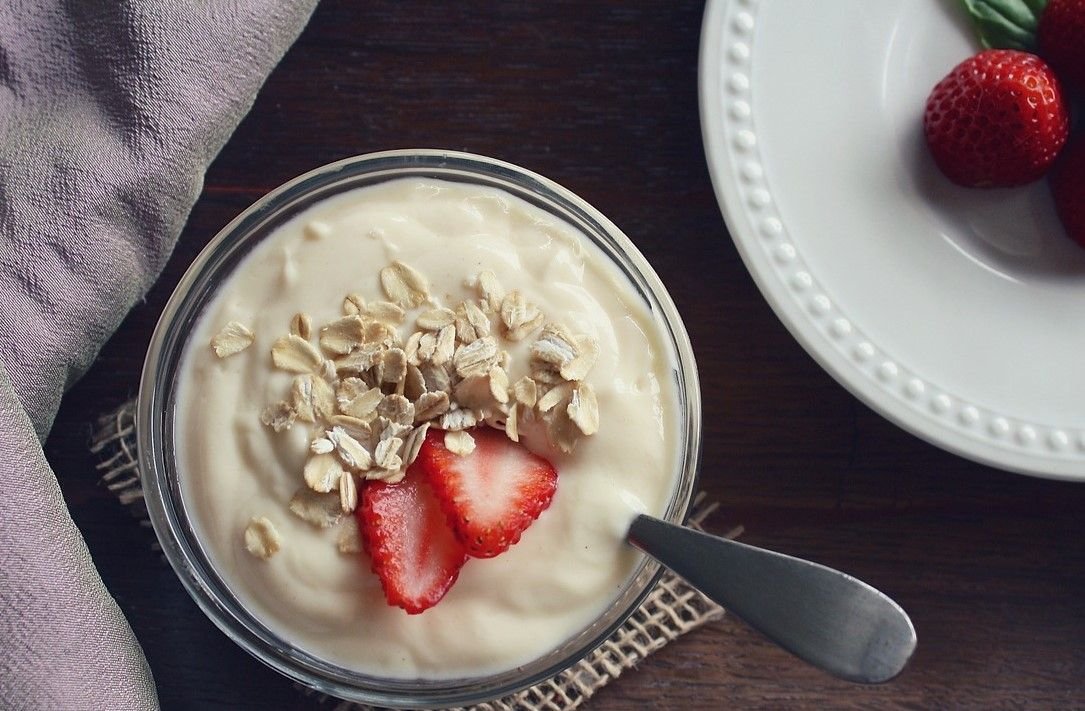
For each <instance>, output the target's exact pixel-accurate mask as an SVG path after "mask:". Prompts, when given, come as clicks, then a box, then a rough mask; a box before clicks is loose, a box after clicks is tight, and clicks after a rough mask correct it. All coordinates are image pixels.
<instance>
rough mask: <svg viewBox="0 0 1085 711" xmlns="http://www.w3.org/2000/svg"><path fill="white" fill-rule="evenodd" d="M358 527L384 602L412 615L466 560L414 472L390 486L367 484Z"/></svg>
mask: <svg viewBox="0 0 1085 711" xmlns="http://www.w3.org/2000/svg"><path fill="white" fill-rule="evenodd" d="M358 525H359V527H360V528H361V532H362V539H363V541H364V543H365V549H366V551H367V552H368V553H369V556H370V558H371V559H372V561H373V572H374V573H376V574H377V577H379V578H380V582H381V588H382V589H383V590H384V596H385V599H387V600H388V603H389V604H390V605H395V606H397V607H401V608H403V609H404V610H406V611H407V612H409V613H411V614H417V613H420V612H423V611H425V610H427V609H429V608H430V607H433V606H434V605H436V604H437V603H438V602H439V601H440V600H441V598H443V597H444V596H445V593H447V592H448V590H449V588H451V587H452V584H453V583H454V582H456V578H457V577H458V576H459V573H460V568H461V567H463V564H464V561H466V559H467V558H466V554H465V553H464V547H463V545H462V544H460V542H459V541H458V540H457V539H456V536H455V535H454V534H453V532H452V530H451V529H450V528H449V527H448V523H447V521H446V518H445V514H444V512H443V511H442V509H441V506H440V504H439V503H438V502H437V499H436V498H435V497H434V495H433V492H432V491H431V490H430V487H429V485H428V484H427V483H426V480H425V477H424V476H423V475H422V473H421V472H420V471H418V468H417V467H411V468H410V469H409V470H408V471H407V475H406V476H405V477H404V478H403V480H402V481H400V482H398V483H395V484H388V483H385V482H381V481H372V482H369V483H367V484H366V486H365V487H364V489H363V490H362V503H361V506H359V507H358Z"/></svg>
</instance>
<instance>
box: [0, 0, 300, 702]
mask: <svg viewBox="0 0 1085 711" xmlns="http://www.w3.org/2000/svg"><path fill="white" fill-rule="evenodd" d="M315 4H316V0H191V1H189V0H181V1H177V0H114V1H112V2H110V1H109V0H29V1H26V0H14V1H12V0H9V1H8V2H5V3H2V4H0V452H2V453H3V457H2V461H0V605H3V613H2V614H0V708H11V709H27V708H34V709H65V710H68V709H113V710H121V709H148V708H155V707H156V706H157V701H156V698H155V691H154V683H153V681H152V677H151V673H150V670H149V668H148V666H147V663H146V661H145V659H144V657H143V654H142V651H141V649H140V647H139V645H138V643H137V642H136V640H135V638H134V636H133V634H132V631H131V629H130V628H129V626H128V624H127V622H126V621H125V619H124V617H123V615H122V614H121V612H120V610H119V608H118V607H117V605H116V603H115V602H114V600H113V599H112V597H110V595H109V593H108V592H107V590H106V589H105V587H104V585H103V584H102V581H101V578H100V576H99V575H98V573H97V571H96V570H95V569H94V565H93V562H92V560H91V557H90V554H89V552H88V550H87V547H86V545H85V543H84V541H83V539H82V537H81V536H80V534H79V532H78V530H77V529H76V527H75V525H74V523H73V522H72V520H71V517H70V516H69V514H68V512H67V509H66V508H65V506H64V501H63V498H62V496H61V492H60V488H59V486H58V484H57V481H56V477H55V476H54V475H53V473H52V471H51V470H50V468H49V465H48V463H47V462H46V461H45V457H44V454H43V451H42V446H41V443H42V442H43V441H44V439H45V438H46V436H47V435H48V432H49V428H50V426H51V423H52V421H53V418H54V416H55V414H56V410H57V408H58V406H59V402H60V398H61V395H62V394H63V391H64V390H65V388H67V387H68V386H70V385H71V384H72V383H73V382H74V381H75V380H76V379H78V377H79V376H80V375H81V374H82V373H83V372H84V371H85V370H86V368H87V367H88V366H89V365H90V363H91V362H92V360H93V359H94V357H95V355H96V354H97V352H98V350H99V349H100V347H101V345H102V343H103V342H104V341H105V340H106V338H108V337H109V335H110V334H111V333H112V332H113V331H114V330H115V329H116V327H117V326H118V325H119V324H120V322H121V320H122V319H123V317H124V315H125V314H126V313H127V311H128V309H129V308H130V307H131V306H132V305H133V304H134V303H135V302H136V300H137V299H139V298H140V297H141V296H142V295H143V294H144V292H145V291H146V289H147V288H148V287H149V286H150V285H151V283H152V282H153V280H154V279H155V278H156V277H157V275H158V273H159V272H160V270H161V269H162V267H163V265H164V264H165V262H166V259H167V257H168V256H169V253H170V250H171V248H172V246H173V244H174V242H175V240H176V239H177V236H178V234H179V233H180V231H181V228H182V226H183V223H184V221H185V218H186V216H187V214H188V212H189V210H190V209H191V207H192V204H193V203H194V202H195V200H196V197H197V195H198V194H199V192H200V190H201V187H202V181H203V174H204V172H205V170H206V168H207V166H208V164H209V163H210V162H211V160H212V159H213V158H214V156H215V155H216V154H217V153H218V151H219V150H220V148H221V147H222V145H223V144H224V143H225V141H226V139H227V138H228V137H229V135H230V134H231V132H232V131H233V130H234V128H235V127H236V126H237V124H238V122H239V121H240V120H241V118H242V117H243V116H244V115H245V113H246V112H247V111H248V109H249V108H250V106H251V105H252V101H253V99H254V98H255V95H256V92H257V91H258V90H259V88H260V86H261V85H262V83H263V82H264V80H265V79H266V77H267V75H268V74H269V73H270V72H271V70H272V68H273V67H274V66H275V64H276V63H277V62H278V61H279V59H280V58H281V57H282V55H283V53H284V52H285V51H286V49H287V48H288V47H289V46H290V45H291V44H292V43H293V41H294V39H296V37H297V35H298V33H299V32H300V31H301V29H302V27H303V26H304V25H305V23H306V21H307V19H308V17H309V15H310V14H311V12H312V10H313V7H314V6H315Z"/></svg>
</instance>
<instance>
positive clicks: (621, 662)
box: [90, 401, 741, 711]
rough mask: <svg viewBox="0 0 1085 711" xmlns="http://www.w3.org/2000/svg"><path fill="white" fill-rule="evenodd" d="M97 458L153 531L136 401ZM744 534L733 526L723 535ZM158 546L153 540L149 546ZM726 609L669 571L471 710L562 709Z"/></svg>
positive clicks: (108, 421) (337, 704) (359, 709)
mask: <svg viewBox="0 0 1085 711" xmlns="http://www.w3.org/2000/svg"><path fill="white" fill-rule="evenodd" d="M90 449H91V452H93V453H94V455H95V456H96V457H98V459H99V462H98V464H97V468H98V471H99V472H100V480H101V483H102V485H103V486H105V487H106V488H108V489H109V490H110V491H111V492H113V493H114V494H115V495H116V497H117V499H118V500H119V501H120V502H121V504H123V505H124V506H125V507H126V508H127V509H128V510H129V511H131V512H132V514H133V515H134V516H135V517H136V519H138V520H139V522H140V524H141V525H143V526H145V527H147V528H150V522H149V521H148V520H147V509H146V506H145V505H144V501H143V488H142V487H141V485H140V479H139V462H138V459H137V457H136V424H135V401H129V402H126V403H124V404H123V405H121V406H120V407H118V408H117V409H116V410H114V411H113V412H110V413H108V414H106V415H103V416H102V417H101V418H100V419H99V420H98V422H97V424H96V426H95V428H94V433H93V436H92V439H91V444H90ZM716 506H717V505H716V504H715V503H712V502H708V501H706V500H705V497H704V494H703V493H701V494H698V495H697V497H696V498H695V500H694V507H693V513H692V515H691V517H690V520H689V522H688V523H689V525H690V526H692V527H693V528H698V529H699V528H700V527H701V523H702V522H703V521H704V520H705V518H707V517H708V516H709V515H710V514H711V513H712V512H713V511H715V509H716ZM739 533H741V529H740V528H736V529H735V530H733V531H731V532H730V533H729V534H728V537H729V538H733V537H736V536H738V535H739ZM152 545H154V546H155V548H156V549H157V548H158V543H157V541H154V542H153V544H152ZM723 613H724V611H723V608H721V607H720V606H719V605H717V604H716V603H714V602H712V601H711V600H709V599H708V598H707V597H705V596H704V595H702V594H701V593H700V592H699V591H698V590H696V589H694V588H692V587H691V586H690V585H689V584H688V583H686V581H685V580H683V579H682V578H680V577H678V576H676V575H674V574H673V573H671V572H670V571H666V572H665V573H664V574H663V576H662V577H661V578H660V580H659V582H658V583H656V585H655V587H653V588H652V590H651V592H650V593H649V594H648V596H647V597H646V598H645V599H644V602H643V603H641V605H640V607H638V608H637V610H636V611H635V612H634V613H633V614H632V615H631V616H630V617H629V619H627V620H626V622H625V624H623V625H622V626H621V627H620V628H619V629H618V630H617V631H615V632H614V634H612V635H611V636H610V637H609V638H608V639H607V640H606V641H605V642H603V644H601V645H600V646H599V647H598V648H596V649H595V651H593V652H592V653H591V654H589V655H588V656H587V657H585V658H584V659H582V660H580V661H579V662H577V663H576V664H575V665H574V666H572V667H570V668H569V669H566V670H565V671H563V672H560V673H558V674H556V675H554V676H552V677H550V678H549V679H547V680H545V681H542V682H540V683H538V684H536V685H535V686H532V687H531V688H529V689H525V690H524V691H521V692H518V693H515V694H511V695H509V696H506V697H504V698H502V699H498V700H497V701H491V702H488V703H485V704H480V705H478V706H473V707H471V708H472V709H473V710H477V711H567V710H569V709H575V708H577V707H579V706H580V705H582V704H583V703H585V702H586V701H587V700H588V699H590V698H591V697H592V695H593V694H594V693H595V692H597V691H599V689H601V688H603V687H604V686H606V685H607V684H609V683H610V682H612V681H614V680H615V679H617V678H618V677H619V676H621V675H622V674H623V673H624V672H626V671H628V670H630V669H633V668H634V667H636V665H637V663H638V662H640V661H641V660H642V659H644V658H645V657H647V656H648V655H649V654H651V653H652V652H655V651H657V650H659V649H661V648H663V647H664V646H666V645H667V644H668V643H670V642H672V641H674V640H675V639H677V638H678V637H680V636H682V635H683V634H685V633H687V632H689V631H691V630H694V629H697V628H698V627H700V626H701V625H704V624H705V623H707V622H711V621H713V620H716V619H719V618H720V617H722V616H723ZM298 690H299V692H300V693H302V694H305V695H306V696H309V697H311V698H314V699H317V700H319V701H321V702H324V703H326V704H327V705H328V707H329V708H330V709H334V711H363V710H368V709H371V708H372V707H369V706H362V705H360V704H355V703H351V702H349V701H341V700H339V699H334V698H331V697H328V696H324V695H323V694H319V693H317V692H315V691H313V690H311V689H308V688H305V687H302V686H300V685H299V686H298Z"/></svg>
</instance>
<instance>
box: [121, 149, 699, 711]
mask: <svg viewBox="0 0 1085 711" xmlns="http://www.w3.org/2000/svg"><path fill="white" fill-rule="evenodd" d="M411 176H415V177H427V178H432V179H442V180H455V181H459V182H467V183H474V184H481V185H488V186H491V187H497V188H499V189H502V190H505V191H506V192H509V193H512V194H514V195H517V196H519V197H521V198H524V199H526V200H528V201H529V202H532V203H534V204H536V205H537V206H538V207H541V208H542V209H544V210H546V211H547V212H549V213H551V214H554V215H556V216H557V217H560V218H561V219H563V220H565V221H566V222H569V223H571V224H572V225H573V226H575V227H577V228H579V230H580V231H581V232H582V233H584V234H585V235H587V236H588V238H589V239H590V240H591V241H592V242H594V243H595V244H596V245H597V246H598V247H600V248H601V249H602V250H603V252H604V253H605V254H607V255H608V256H609V257H610V259H611V260H612V261H614V262H615V263H616V264H617V266H618V267H619V268H620V269H621V271H623V272H624V273H625V275H626V276H627V277H628V278H629V280H630V281H631V282H632V283H633V285H634V286H635V287H636V288H637V290H638V291H639V292H640V295H641V297H642V298H644V299H645V301H646V302H647V305H648V307H649V309H650V311H651V314H652V318H653V319H654V320H655V321H656V322H657V325H658V326H659V327H660V328H661V329H662V331H663V333H665V334H666V335H668V336H669V338H670V343H669V346H670V347H671V348H672V349H673V352H674V354H675V356H676V358H677V361H678V368H677V369H676V370H675V371H674V373H673V375H674V377H675V380H676V385H677V389H678V407H679V416H680V417H681V418H682V422H681V425H682V426H681V429H680V436H679V440H680V442H679V443H680V445H681V450H682V451H681V456H680V458H679V468H680V477H679V480H678V482H677V484H676V487H675V490H674V491H673V492H672V496H671V500H670V502H669V505H668V509H667V511H666V515H665V516H664V518H666V519H667V520H670V521H674V522H683V521H685V519H686V517H687V516H688V515H689V512H690V507H691V505H692V499H693V493H694V490H695V486H696V479H697V474H698V469H699V464H700V454H701V402H700V388H699V384H698V378H697V367H696V362H695V360H694V356H693V350H692V347H691V345H690V342H689V337H688V335H687V333H686V330H685V327H684V325H683V323H682V319H681V317H680V316H679V314H678V311H677V309H676V308H675V306H674V303H673V302H672V300H671V298H670V296H669V294H668V293H667V290H666V288H665V287H664V286H663V284H662V282H661V281H660V280H659V278H658V276H657V275H656V273H655V271H654V270H653V269H652V268H651V266H650V265H649V264H648V262H647V260H646V259H645V258H644V256H643V255H642V254H641V253H640V252H639V251H638V250H637V248H636V247H635V246H634V245H633V243H632V242H631V241H630V240H629V238H628V237H626V236H625V234H623V233H622V231H621V230H619V229H618V227H617V226H615V225H614V224H613V223H612V222H610V220H608V219H607V218H606V217H604V216H603V215H602V214H601V213H600V212H599V211H598V210H596V209H595V208H593V207H592V206H591V205H589V204H588V203H587V202H585V201H584V200H583V199H581V198H580V197H578V196H577V195H575V194H574V193H572V192H570V191H569V190H567V189H565V188H563V187H561V186H560V185H558V184H557V183H555V182H553V181H551V180H549V179H547V178H544V177H542V176H540V175H538V174H536V173H533V172H531V171H528V170H525V169H523V168H520V167H519V166H516V165H513V164H510V163H506V162H503V161H499V160H496V159H492V158H487V157H484V156H479V155H475V154H470V153H463V152H457V151H446V150H432V149H412V150H396V151H383V152H379V153H369V154H365V155H360V156H356V157H353V158H346V159H343V160H340V161H336V162H334V163H330V164H327V165H324V166H321V167H319V168H316V169H314V170H312V171H309V172H308V173H305V174H303V175H301V176H298V177H297V178H294V179H293V180H290V181H289V182H287V183H285V184H283V185H281V186H280V187H278V188H276V189H275V190H273V191H271V192H270V193H268V194H267V195H265V196H263V197H262V198H260V199H259V200H257V201H256V202H255V203H253V204H252V205H251V206H250V207H248V208H247V209H246V210H244V211H243V212H242V213H241V214H239V215H238V216H237V217H236V218H235V219H234V220H232V221H231V222H230V223H229V224H228V225H226V226H225V227H224V228H223V229H222V230H221V231H220V232H219V233H218V234H217V235H216V236H215V237H214V238H213V239H212V240H211V241H210V242H209V243H208V245H207V246H206V247H205V248H204V249H203V250H202V251H201V252H200V254H199V255H198V256H197V257H196V259H195V260H194V261H193V263H192V264H191V265H190V267H189V268H188V270H187V271H186V272H185V274H184V276H183V277H182V278H181V280H180V282H179V283H178V285H177V287H176V289H175V290H174V292H173V295H172V296H171V297H170V299H169V301H168V303H167V305H166V307H165V309H164V310H163V313H162V315H161V317H160V319H159V321H158V324H157V326H156V328H155V331H154V334H153V336H152V339H151V343H150V346H149V348H148V352H147V357H146V360H145V362H144V368H143V373H142V380H141V384H140V391H139V398H138V407H137V414H136V423H137V440H138V449H139V465H140V476H141V479H142V484H143V490H144V495H145V499H146V504H147V510H148V514H149V517H150V520H151V524H152V526H153V528H154V531H155V534H156V536H157V537H158V540H159V543H160V545H161V547H162V550H163V553H164V554H165V556H166V558H167V560H168V561H169V563H170V565H171V567H172V568H173V569H174V571H175V573H176V574H177V576H178V578H179V579H180V580H181V583H182V584H183V586H184V587H185V589H186V590H187V591H188V593H189V595H190V596H191V597H192V599H193V600H194V601H195V602H196V604H197V605H198V606H199V607H200V609H201V610H203V612H204V613H205V614H206V615H207V616H208V618H209V619H210V620H211V621H212V622H213V623H214V624H215V625H216V626H217V627H218V628H219V629H220V630H222V631H223V632H224V633H225V634H226V635H227V636H228V637H229V638H230V639H232V640H233V641H234V642H235V643H237V644H238V645H239V646H241V647H242V648H243V649H245V650H246V651H247V652H248V653H250V654H251V655H253V656H254V657H256V658H257V659H258V660H260V661H261V662H263V663H264V664H266V665H268V666H270V667H271V668H273V669H275V670H277V671H279V672H280V673H282V674H284V675H285V676H287V677H289V678H291V679H293V680H295V681H298V682H300V683H302V684H304V685H306V686H309V687H311V688H313V689H316V690H317V691H319V692H322V693H326V694H329V695H332V696H336V697H339V698H342V699H346V700H350V701H355V702H360V703H366V704H371V705H377V706H387V707H393V708H440V707H447V706H467V705H472V704H477V703H482V702H485V701H491V700H494V699H497V698H500V697H502V696H506V695H508V694H511V693H514V692H516V691H519V690H521V689H524V688H527V687H530V686H532V685H534V684H537V683H539V682H540V681H543V680H545V679H547V678H550V677H551V676H553V675H555V674H557V673H559V672H560V671H562V670H564V669H567V668H569V667H570V666H572V665H573V664H575V663H576V662H577V661H578V660H580V659H581V658H583V657H585V656H586V655H587V654H589V653H590V652H591V651H592V650H593V649H594V648H595V647H597V646H598V645H599V644H601V643H602V642H603V641H604V640H606V639H607V637H609V636H610V635H611V633H612V632H613V631H614V630H616V629H617V628H618V627H619V626H621V624H623V623H624V622H625V620H626V619H627V617H628V616H629V615H630V614H632V613H633V612H634V611H635V610H636V609H637V607H638V606H639V605H640V603H641V602H642V601H643V599H644V597H645V596H646V595H647V594H648V592H649V591H650V590H651V588H652V587H653V585H654V584H655V582H656V581H657V580H658V578H659V576H660V574H661V573H662V568H661V566H660V565H659V564H658V563H656V562H655V561H654V560H651V559H650V558H647V557H645V559H644V560H643V562H642V563H641V565H640V566H639V568H638V569H637V571H636V572H635V573H634V575H633V576H632V577H631V578H630V579H629V580H628V581H627V583H626V585H625V587H624V588H623V590H622V591H621V592H620V593H619V595H618V596H617V598H616V599H615V601H614V602H613V603H612V604H611V606H610V607H609V608H608V609H607V610H606V611H605V612H604V613H603V615H602V616H601V617H600V618H599V619H598V620H597V621H596V622H595V623H593V624H592V625H591V626H589V627H588V628H586V629H584V630H582V631H581V632H580V633H578V634H577V635H576V636H575V637H573V638H572V639H570V640H569V641H567V642H566V643H564V644H563V645H562V646H561V647H559V648H558V649H556V650H554V651H552V652H551V653H550V654H548V655H546V656H544V657H542V658H540V659H538V660H535V661H533V662H531V663H529V664H527V665H524V666H521V667H517V668H514V669H511V670H508V671H505V672H500V673H496V674H491V675H487V676H482V677H472V678H465V679H437V680H405V679H389V678H384V677H374V676H368V675H363V674H359V673H356V672H353V671H351V670H348V669H344V668H342V667H338V666H336V665H333V664H330V663H328V662H324V661H323V660H321V659H319V658H317V657H314V656H312V655H310V654H308V653H306V652H303V651H301V650H298V649H296V648H294V647H292V646H291V645H290V644H289V643H288V642H286V641H285V640H283V639H281V638H280V637H279V636H278V635H276V634H275V633H273V632H272V631H271V630H269V629H268V628H267V627H265V626H264V625H263V624H262V623H261V622H260V621H259V620H257V619H256V618H255V617H254V616H252V615H251V614H250V613H248V612H247V611H246V610H245V609H244V608H243V606H241V605H240V603H239V602H238V601H237V600H236V599H235V598H234V597H233V595H231V594H230V592H229V590H228V587H227V586H226V585H225V584H224V583H223V581H222V580H221V579H220V578H219V577H218V575H217V574H216V573H215V571H214V566H213V565H212V564H211V561H210V560H209V559H208V557H207V556H206V555H205V554H204V553H203V551H202V549H201V546H200V545H199V543H198V541H197V540H196V539H195V536H194V535H193V532H192V529H191V527H190V526H189V524H188V517H187V515H186V513H185V509H184V502H183V501H182V499H181V496H180V490H179V485H178V483H177V478H176V476H175V475H174V473H173V466H174V462H173V459H172V457H171V456H170V455H169V453H168V451H167V449H168V448H171V447H172V413H171V407H172V393H173V387H174V384H175V380H176V378H175V375H176V367H177V365H178V364H179V362H180V358H181V350H182V348H183V345H184V342H185V339H184V333H183V332H182V328H183V326H184V325H185V323H186V318H187V319H188V321H187V323H191V320H192V319H194V318H198V316H199V312H200V310H201V309H202V307H203V306H204V305H205V303H206V296H207V295H208V294H210V293H213V290H214V287H215V284H216V283H217V280H215V279H214V277H216V276H226V275H228V274H229V273H230V271H231V270H232V268H233V262H231V257H232V258H233V260H234V262H236V260H237V259H240V256H243V251H242V250H243V249H244V248H245V247H251V246H252V245H253V244H255V243H256V242H258V241H259V240H260V239H262V238H263V237H264V236H266V234H268V233H269V232H271V231H272V230H273V229H274V228H275V226H277V224H278V223H276V222H275V220H282V219H285V218H284V215H292V214H296V213H297V212H298V211H300V210H302V209H304V208H305V207H308V206H309V205H311V204H314V203H315V202H318V201H319V200H321V199H324V198H325V197H328V196H330V195H333V194H336V193H339V192H343V191H345V190H349V189H352V188H355V187H360V186H361V185H365V184H372V183H376V182H383V181H385V180H392V179H396V178H401V177H411ZM220 272H224V273H222V274H220ZM201 294H203V297H204V298H203V299H202V300H201V296H200V295H201ZM170 451H172V450H171V449H170Z"/></svg>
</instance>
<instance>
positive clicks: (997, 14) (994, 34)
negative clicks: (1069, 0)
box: [961, 0, 1047, 52]
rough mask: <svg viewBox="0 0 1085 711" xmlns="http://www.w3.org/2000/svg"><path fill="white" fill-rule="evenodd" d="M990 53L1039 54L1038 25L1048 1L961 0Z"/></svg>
mask: <svg viewBox="0 0 1085 711" xmlns="http://www.w3.org/2000/svg"><path fill="white" fill-rule="evenodd" d="M961 4H962V5H964V9H965V11H966V12H968V14H969V16H971V18H972V22H973V23H974V24H975V25H976V32H977V33H978V34H979V39H980V44H982V45H983V46H984V47H985V48H987V49H1019V50H1022V51H1025V52H1032V51H1035V48H1036V25H1037V23H1038V22H1039V21H1040V13H1042V12H1043V11H1044V7H1046V6H1047V0H961Z"/></svg>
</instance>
